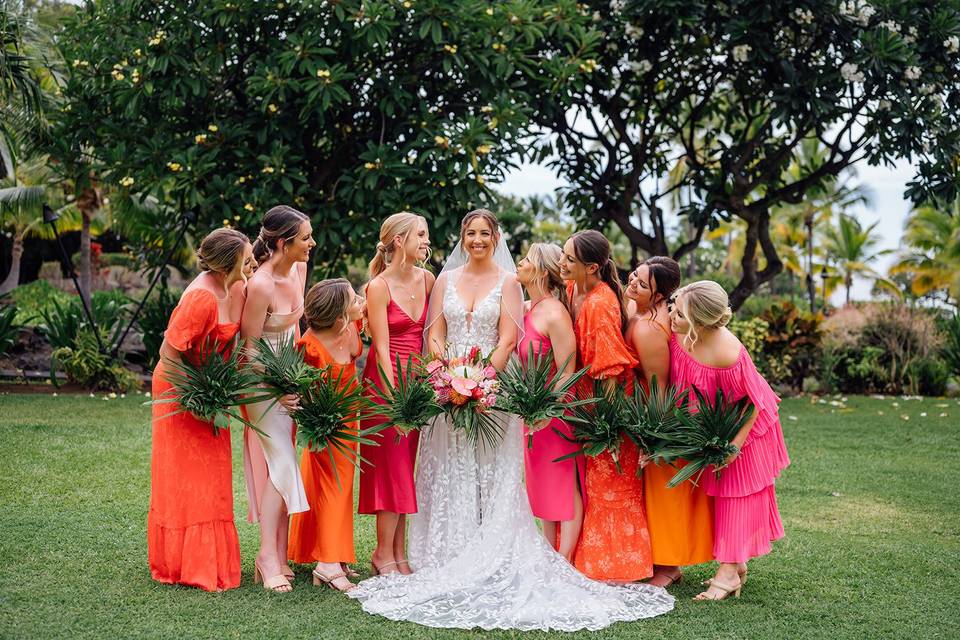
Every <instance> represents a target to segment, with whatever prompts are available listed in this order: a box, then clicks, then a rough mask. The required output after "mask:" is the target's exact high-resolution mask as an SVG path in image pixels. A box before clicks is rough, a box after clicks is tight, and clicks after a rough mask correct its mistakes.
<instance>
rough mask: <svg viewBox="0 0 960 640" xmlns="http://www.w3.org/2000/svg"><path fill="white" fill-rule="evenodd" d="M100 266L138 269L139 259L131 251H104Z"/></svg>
mask: <svg viewBox="0 0 960 640" xmlns="http://www.w3.org/2000/svg"><path fill="white" fill-rule="evenodd" d="M100 266H101V267H126V268H128V269H136V268H137V261H136V260H135V259H134V257H133V256H131V255H130V254H129V253H104V254H102V255H101V256H100Z"/></svg>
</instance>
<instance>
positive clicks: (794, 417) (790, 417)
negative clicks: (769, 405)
mask: <svg viewBox="0 0 960 640" xmlns="http://www.w3.org/2000/svg"><path fill="white" fill-rule="evenodd" d="M787 420H793V421H794V422H796V420H797V416H787Z"/></svg>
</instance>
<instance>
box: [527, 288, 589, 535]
mask: <svg viewBox="0 0 960 640" xmlns="http://www.w3.org/2000/svg"><path fill="white" fill-rule="evenodd" d="M538 304H539V303H538ZM536 306H537V305H533V306H532V307H530V309H528V310H527V314H526V315H525V316H524V318H523V339H521V340H520V344H519V345H517V353H518V354H519V356H520V357H521V358H523V359H526V358H527V356H528V355H529V351H530V345H533V350H534V353H545V352H547V351H549V350H550V348H551V346H552V345H551V343H550V339H549V338H547V337H545V336H543V335H541V334H540V332H539V331H537V329H536V327H534V326H533V310H534V308H535V307H536ZM554 371H556V369H554ZM554 429H556V430H557V431H560V432H561V433H563V434H565V435H566V436H567V437H568V438H570V439H571V440H572V439H573V429H572V428H571V427H570V425H569V424H567V423H566V422H564V421H563V420H560V419H557V418H555V419H553V420H551V421H550V424H548V425H547V426H546V427H544V428H543V429H541V430H539V431H537V432H535V433H534V434H533V447H532V448H531V447H528V446H527V435H528V434H527V429H526V426H524V429H523V435H524V447H523V459H524V462H525V467H526V485H527V498H528V499H529V500H530V509H531V510H532V511H533V515H535V516H536V517H538V518H540V519H542V520H549V521H551V522H559V521H563V520H571V519H573V507H574V505H573V492H574V491H577V490H578V489H577V484H576V482H577V481H576V478H577V477H579V483H580V488H579V490H580V491H581V494H582V492H583V487H584V483H585V472H586V460H584V458H583V456H577V457H576V458H572V459H568V460H563V461H561V462H554V460H556V459H557V458H559V457H561V456H565V455H567V454H570V453H573V452H574V451H577V450H578V449H579V448H580V447H579V446H578V445H576V444H575V443H572V442H570V441H569V440H564V439H563V437H561V436H560V435H558V434H557V431H554Z"/></svg>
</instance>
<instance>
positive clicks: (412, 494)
mask: <svg viewBox="0 0 960 640" xmlns="http://www.w3.org/2000/svg"><path fill="white" fill-rule="evenodd" d="M384 284H386V281H384ZM423 286H424V289H426V286H427V283H426V279H424V284H423ZM389 290H390V287H389V285H388V286H387V291H389ZM427 299H429V296H427ZM427 299H425V300H424V302H423V311H422V312H421V313H420V317H419V318H416V319H414V318H411V317H410V316H409V315H407V313H406V312H405V311H404V310H403V309H401V308H400V305H398V304H397V303H396V302H394V301H393V296H392V295H391V296H390V302H389V303H388V304H387V327H388V330H389V333H390V357H391V358H393V361H392V362H391V365H392V366H393V367H394V368H396V358H397V356H399V357H400V363H401V365H403V366H404V367H405V366H407V359H408V358H409V357H410V356H411V355H413V356H417V355H419V354H420V353H421V352H422V351H423V328H424V323H425V322H426V319H427ZM393 377H394V380H393V382H394V384H396V381H397V372H396V371H394V374H393ZM363 379H364V380H369V381H370V382H371V383H372V384H374V385H376V386H377V387H379V388H381V389H382V388H383V382H382V381H381V380H380V372H379V370H378V369H377V357H376V354H374V353H373V351H372V350H371V351H370V353H369V354H368V355H367V363H366V365H365V366H364V368H363ZM366 393H367V395H368V396H370V397H373V398H375V400H376V401H378V402H379V399H378V398H376V394H375V393H374V391H373V390H372V389H369V388H368V390H367V392H366ZM384 420H385V418H383V417H377V416H374V417H372V418H368V419H367V420H364V421H363V425H362V426H363V428H364V429H366V428H368V427H373V426H376V425H378V424H381V423H383V422H384ZM371 439H372V440H373V441H375V442H376V443H377V446H374V445H369V444H361V445H360V456H361V457H362V458H363V459H364V460H366V462H361V463H360V499H359V505H358V507H357V511H358V512H359V513H367V514H372V513H376V512H378V511H389V512H391V513H416V512H417V491H416V488H415V483H414V479H413V466H414V462H415V461H416V459H417V445H418V444H419V442H420V432H419V431H413V432H411V433H410V434H409V435H403V434H402V433H401V432H399V431H397V430H396V429H395V428H394V427H389V428H387V429H384V430H383V431H381V432H380V433H377V434H375V435H373V436H371Z"/></svg>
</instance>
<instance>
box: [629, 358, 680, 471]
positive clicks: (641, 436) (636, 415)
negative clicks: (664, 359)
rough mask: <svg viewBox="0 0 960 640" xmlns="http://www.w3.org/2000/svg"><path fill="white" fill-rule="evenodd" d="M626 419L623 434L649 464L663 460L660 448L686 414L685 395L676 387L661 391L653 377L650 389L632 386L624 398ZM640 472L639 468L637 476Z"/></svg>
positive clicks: (671, 435) (664, 444) (668, 439)
mask: <svg viewBox="0 0 960 640" xmlns="http://www.w3.org/2000/svg"><path fill="white" fill-rule="evenodd" d="M626 406H627V412H628V414H629V419H628V421H627V425H626V434H627V437H629V438H630V439H631V440H633V442H634V444H636V445H637V447H638V448H639V449H640V450H641V451H642V452H643V454H644V455H645V456H646V457H647V458H648V459H650V460H651V461H653V462H658V461H663V454H662V449H663V447H665V446H666V445H667V444H668V443H669V442H670V439H671V438H672V437H673V436H674V434H675V433H676V431H677V429H678V428H679V427H680V426H681V415H686V414H687V413H688V410H687V394H686V393H684V392H683V391H681V390H680V389H678V388H677V387H674V386H670V387H667V388H665V389H663V388H661V387H660V385H659V384H657V378H656V376H654V377H653V379H652V380H651V383H650V389H646V388H645V387H644V386H643V385H640V384H636V385H634V388H633V393H632V394H631V395H630V396H628V397H627V398H626ZM641 472H642V467H641V468H640V469H638V470H637V473H638V474H639V473H641Z"/></svg>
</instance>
